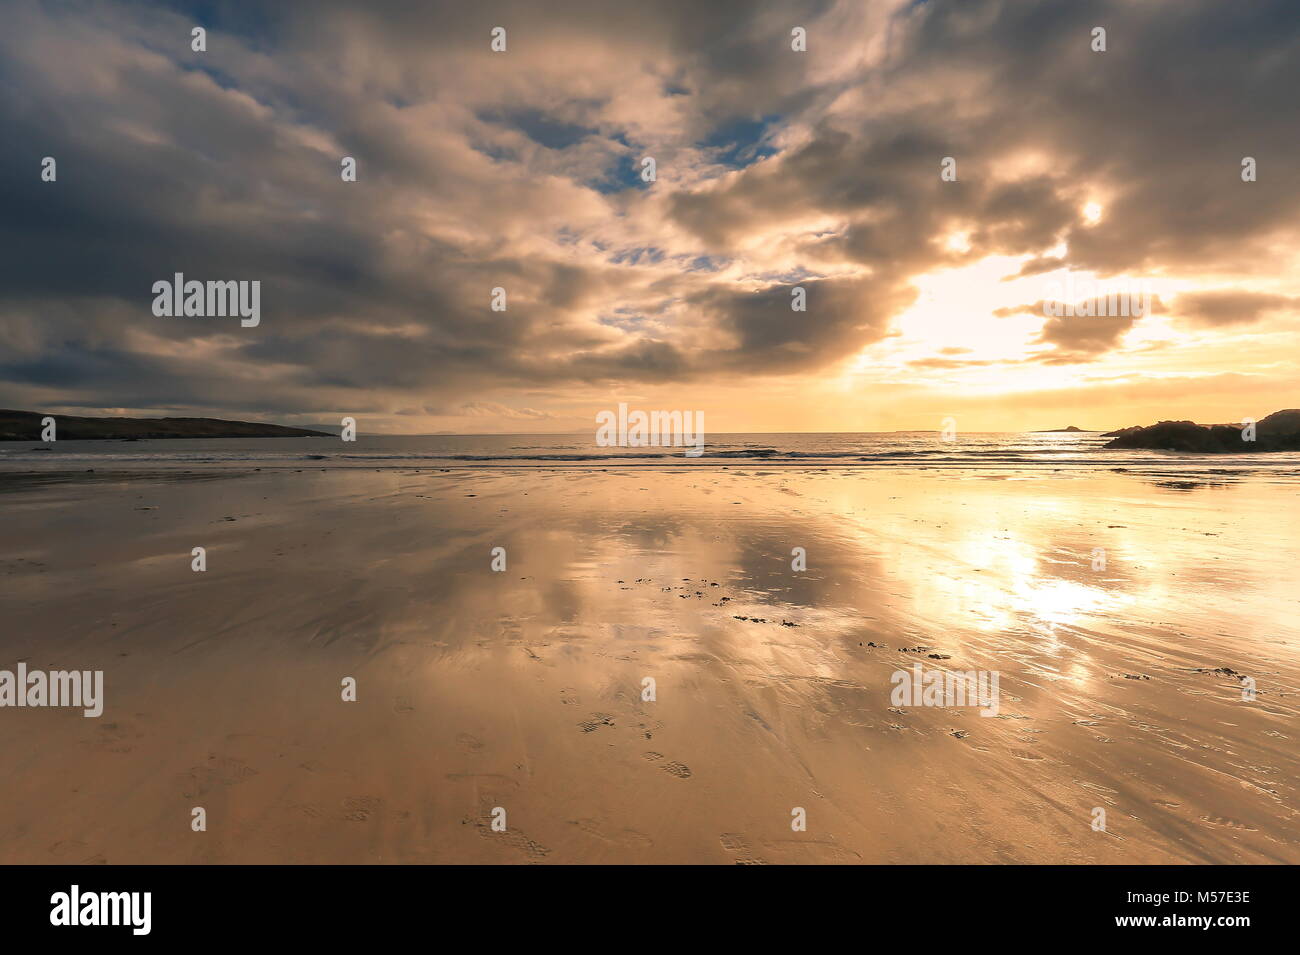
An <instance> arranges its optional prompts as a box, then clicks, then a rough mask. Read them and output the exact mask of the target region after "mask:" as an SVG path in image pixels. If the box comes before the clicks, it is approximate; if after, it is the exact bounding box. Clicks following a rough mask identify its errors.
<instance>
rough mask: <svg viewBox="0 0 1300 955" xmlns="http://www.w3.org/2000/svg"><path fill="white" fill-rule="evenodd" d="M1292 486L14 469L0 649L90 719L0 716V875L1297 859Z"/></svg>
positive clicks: (844, 472) (767, 472)
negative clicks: (343, 687) (498, 812)
mask: <svg viewBox="0 0 1300 955" xmlns="http://www.w3.org/2000/svg"><path fill="white" fill-rule="evenodd" d="M1296 490H1297V489H1296V487H1295V486H1293V485H1287V484H1282V483H1276V484H1274V483H1259V484H1252V483H1250V482H1238V483H1232V484H1229V485H1225V486H1204V485H1202V486H1198V487H1196V488H1194V489H1182V488H1166V487H1162V486H1159V484H1153V483H1152V482H1149V481H1142V480H1140V479H1137V478H1135V477H1133V476H1130V475H1125V474H1113V473H1102V474H1094V475H1080V474H1074V475H1071V476H1069V477H1047V476H1042V475H1039V476H1035V477H1030V478H1026V479H1022V480H986V479H983V478H981V477H979V476H978V475H968V476H957V475H954V474H952V473H937V472H931V473H923V472H919V471H907V470H903V469H898V470H895V471H871V472H867V471H863V470H861V469H857V470H854V469H835V468H829V469H828V468H819V469H811V470H799V469H793V468H781V469H765V468H761V467H760V468H745V467H740V468H707V469H706V468H691V469H680V468H679V469H671V468H667V469H664V470H662V471H648V470H645V469H628V470H619V469H617V468H613V469H609V470H607V471H605V470H591V471H581V470H574V471H565V472H561V471H551V472H547V473H537V472H529V471H524V470H513V469H508V468H502V469H484V470H481V471H474V470H458V471H455V472H453V473H441V472H434V471H409V472H401V471H384V472H380V473H375V472H361V471H346V472H344V471H328V472H310V471H309V472H306V473H302V474H285V473H274V474H273V473H261V474H258V473H246V474H240V475H226V476H225V478H224V479H223V480H221V481H205V482H195V481H178V480H164V479H162V478H160V477H158V476H149V475H142V476H135V477H132V478H130V479H128V478H126V477H123V478H121V479H120V480H113V479H104V478H103V476H97V479H96V480H95V481H94V483H93V485H92V484H89V483H81V484H78V483H53V484H44V485H40V486H27V487H23V488H19V489H15V490H12V491H11V493H10V494H9V495H8V496H7V497H6V507H7V511H8V512H11V514H10V517H9V518H8V528H9V530H10V533H11V539H12V545H11V546H10V547H9V548H8V550H7V552H6V554H5V559H4V563H3V565H2V566H0V573H3V574H4V575H5V580H6V591H7V593H8V597H7V598H6V599H7V601H12V605H13V613H12V614H11V617H12V618H13V620H14V622H15V626H14V627H13V628H12V630H11V632H10V636H9V637H8V638H7V640H6V647H5V649H6V655H7V656H8V658H9V659H10V660H11V661H12V660H13V659H16V658H24V657H30V658H32V659H36V660H40V661H42V665H44V663H46V662H48V663H50V664H51V665H55V666H57V665H69V666H72V665H75V666H78V667H82V668H88V667H94V668H103V669H104V670H105V674H106V677H105V681H106V697H107V706H106V713H105V716H104V717H103V719H101V720H99V721H95V720H78V719H72V718H69V717H68V715H67V714H66V713H58V712H53V711H34V710H24V711H9V712H7V713H6V714H5V717H6V718H5V719H4V720H3V721H0V743H2V744H3V745H4V746H5V748H6V752H12V753H16V754H17V755H16V760H17V763H16V765H18V766H20V767H21V768H22V772H21V773H18V774H16V779H17V780H19V781H18V782H16V784H15V785H14V786H13V787H11V788H10V790H9V791H8V792H7V793H6V795H5V796H3V797H0V820H3V821H2V822H0V838H2V839H3V843H2V844H3V845H5V846H6V849H5V850H3V855H4V856H5V857H6V859H5V861H24V862H31V861H74V862H80V861H84V860H85V859H96V858H103V859H105V860H106V861H111V862H162V861H229V862H240V861H255V862H256V861H277V862H291V861H321V862H324V861H349V862H360V861H367V862H375V861H385V862H419V861H485V862H486V861H521V862H538V861H546V862H598V861H612V862H692V861H702V862H720V863H721V862H747V863H763V862H772V863H780V862H858V861H863V862H1116V863H1120V862H1138V863H1146V862H1167V861H1187V862H1297V861H1300V844H1298V843H1300V828H1298V827H1297V821H1296V809H1297V802H1296V796H1297V792H1296V783H1295V780H1296V778H1297V775H1298V774H1297V769H1298V768H1300V766H1298V763H1300V749H1298V747H1297V745H1296V740H1295V736H1296V715H1297V714H1296V700H1297V696H1296V693H1297V689H1298V687H1300V655H1298V653H1297V628H1296V625H1295V623H1294V621H1295V620H1296V619H1297V613H1296V612H1297V599H1298V598H1297V596H1296V594H1295V592H1294V588H1293V587H1291V586H1290V581H1292V580H1293V579H1294V575H1293V572H1292V568H1293V567H1294V565H1295V562H1296V559H1297V557H1300V554H1298V553H1297V551H1298V550H1300V527H1297V526H1296V519H1295V518H1294V517H1293V516H1291V515H1293V514H1294V512H1295V508H1294V507H1293V504H1294V500H1295V495H1296ZM142 508H151V509H149V510H144V509H142ZM195 544H203V545H204V546H205V547H207V549H208V554H209V557H208V562H209V571H208V572H207V573H206V574H194V573H191V572H190V570H189V564H188V553H189V550H190V548H191V547H192V546H194V545H195ZM493 547H504V548H505V550H506V554H507V555H508V564H507V569H506V570H505V571H504V572H500V573H496V572H493V571H492V570H491V569H490V556H489V555H490V551H491V549H492V548H493ZM795 548H803V549H804V551H805V552H806V561H807V569H806V570H803V571H797V570H794V569H792V560H793V559H794V558H793V557H792V553H793V550H794V549H795ZM70 598H75V599H70ZM918 662H919V663H921V664H922V665H923V666H924V667H925V668H934V669H940V670H952V671H960V672H967V671H984V672H996V673H998V674H999V676H1000V694H1001V701H1000V707H999V708H998V712H997V715H996V716H989V717H983V716H980V715H979V712H978V710H977V709H976V708H974V707H965V708H949V707H928V706H908V707H899V706H894V705H892V704H891V701H890V689H891V684H890V678H891V675H892V674H893V673H894V672H895V671H896V670H899V669H900V668H904V669H905V668H910V667H912V666H913V664H915V663H918ZM1225 670H1226V671H1230V672H1225ZM345 676H352V677H355V678H356V680H357V684H358V702H356V703H354V704H347V703H342V702H340V700H339V694H338V686H339V681H340V680H341V679H342V678H343V677H345ZM1243 677H1249V678H1251V679H1253V680H1254V681H1255V686H1256V687H1257V696H1256V697H1255V699H1253V700H1247V699H1243V695H1244V694H1243V690H1242V688H1243ZM646 678H651V679H653V681H654V687H655V694H654V695H655V699H654V700H653V701H650V700H646V699H643V687H644V685H645V684H644V682H643V681H644V680H645V679H646ZM69 754H75V755H76V757H77V758H76V760H75V761H74V760H70V758H69ZM71 765H75V766H76V767H77V768H76V770H75V772H74V771H73V770H72V769H70V766H71ZM194 805H204V806H205V807H206V808H207V809H208V816H209V819H210V820H212V822H211V824H210V831H209V832H208V833H205V834H203V836H202V837H200V836H198V835H196V834H192V833H190V832H189V830H188V825H187V821H188V818H189V810H190V807H192V806H194ZM498 806H500V807H504V808H505V809H506V810H507V812H508V814H509V820H510V826H509V830H508V832H507V833H494V832H492V831H491V829H490V828H489V827H488V823H489V821H490V818H489V814H490V812H491V810H492V809H493V808H495V807H498ZM795 807H802V808H804V809H805V810H806V813H807V818H808V828H807V831H806V832H796V831H792V830H791V827H790V819H791V811H792V809H794V808H795ZM1097 808H1101V809H1104V810H1105V813H1106V820H1107V822H1106V828H1105V831H1097V830H1095V829H1094V828H1093V820H1094V810H1096V809H1097ZM69 833H73V834H74V835H73V836H69V835H68V834H69Z"/></svg>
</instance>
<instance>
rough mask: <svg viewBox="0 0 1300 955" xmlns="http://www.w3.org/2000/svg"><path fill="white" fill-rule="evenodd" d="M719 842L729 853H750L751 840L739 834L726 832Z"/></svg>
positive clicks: (719, 837)
mask: <svg viewBox="0 0 1300 955" xmlns="http://www.w3.org/2000/svg"><path fill="white" fill-rule="evenodd" d="M718 841H719V842H721V843H722V848H724V849H726V850H727V851H728V852H748V851H749V840H748V839H746V838H745V837H744V836H742V835H741V834H740V833H738V832H724V833H723V834H722V835H720V836H718Z"/></svg>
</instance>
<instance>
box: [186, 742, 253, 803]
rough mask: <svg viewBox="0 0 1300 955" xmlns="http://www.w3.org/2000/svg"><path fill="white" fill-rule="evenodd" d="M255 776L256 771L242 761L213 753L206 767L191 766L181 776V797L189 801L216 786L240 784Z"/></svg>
mask: <svg viewBox="0 0 1300 955" xmlns="http://www.w3.org/2000/svg"><path fill="white" fill-rule="evenodd" d="M256 775H257V770H256V769H254V768H253V767H252V766H249V765H248V764H247V763H245V762H244V761H243V760H242V759H235V758H234V757H232V756H218V755H216V754H215V753H213V754H212V755H210V756H209V757H208V763H207V765H205V766H192V767H190V768H189V769H188V770H186V771H185V772H184V773H182V774H181V776H180V779H181V783H182V785H183V786H184V789H183V791H182V795H183V796H185V798H186V799H190V798H193V797H195V796H201V795H203V794H204V793H206V792H210V791H211V790H213V789H215V788H217V787H218V786H233V785H235V784H236V783H242V782H243V781H244V780H245V779H247V778H248V777H249V776H256Z"/></svg>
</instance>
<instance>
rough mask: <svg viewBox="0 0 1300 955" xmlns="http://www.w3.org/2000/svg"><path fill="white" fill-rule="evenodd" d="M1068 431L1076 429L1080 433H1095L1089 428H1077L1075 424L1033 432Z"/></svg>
mask: <svg viewBox="0 0 1300 955" xmlns="http://www.w3.org/2000/svg"><path fill="white" fill-rule="evenodd" d="M1066 431H1075V432H1078V433H1080V434H1084V433H1087V434H1092V433H1093V432H1091V431H1088V429H1087V428H1076V427H1075V426H1074V425H1070V426H1068V427H1065V428H1044V429H1043V430H1042V431H1034V432H1032V433H1033V434H1061V433H1063V432H1066Z"/></svg>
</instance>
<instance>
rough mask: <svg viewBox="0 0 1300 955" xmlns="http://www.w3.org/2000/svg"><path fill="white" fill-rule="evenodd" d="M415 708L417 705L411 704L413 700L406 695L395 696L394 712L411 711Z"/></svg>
mask: <svg viewBox="0 0 1300 955" xmlns="http://www.w3.org/2000/svg"><path fill="white" fill-rule="evenodd" d="M414 709H415V707H414V706H412V705H411V701H410V700H408V699H407V698H406V697H404V696H398V697H394V698H393V712H394V713H410V712H412V711H413V710H414Z"/></svg>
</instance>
